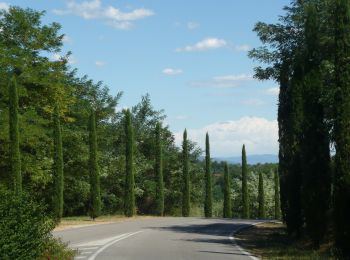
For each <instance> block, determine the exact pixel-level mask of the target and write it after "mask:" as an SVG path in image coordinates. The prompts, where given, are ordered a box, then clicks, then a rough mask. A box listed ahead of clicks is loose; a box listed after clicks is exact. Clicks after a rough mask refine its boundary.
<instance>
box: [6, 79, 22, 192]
mask: <svg viewBox="0 0 350 260" xmlns="http://www.w3.org/2000/svg"><path fill="white" fill-rule="evenodd" d="M9 126H10V128H9V131H10V132H9V135H10V164H11V175H12V178H13V180H14V190H15V193H16V194H20V193H22V173H21V154H20V150H19V131H18V92H17V81H16V78H15V76H14V77H13V78H12V80H11V82H10V83H9Z"/></svg>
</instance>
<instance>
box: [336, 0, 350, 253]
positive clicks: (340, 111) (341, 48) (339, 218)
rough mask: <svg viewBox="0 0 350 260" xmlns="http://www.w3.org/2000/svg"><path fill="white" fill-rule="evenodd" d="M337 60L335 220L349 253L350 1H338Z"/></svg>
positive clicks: (341, 242) (339, 243)
mask: <svg viewBox="0 0 350 260" xmlns="http://www.w3.org/2000/svg"><path fill="white" fill-rule="evenodd" d="M333 13H334V20H335V25H334V28H335V32H334V33H335V60H334V61H335V62H334V66H335V67H334V74H335V75H334V76H335V77H334V80H335V82H334V83H335V84H334V85H335V95H334V104H335V105H334V110H335V111H334V117H335V118H334V139H335V148H336V155H335V164H334V165H335V172H334V223H335V238H336V244H337V246H338V247H340V248H342V249H343V250H344V252H345V253H347V254H349V253H350V249H349V241H350V221H349V219H350V207H349V201H350V149H349V147H350V64H349V57H350V1H348V0H336V1H335V11H334V12H333Z"/></svg>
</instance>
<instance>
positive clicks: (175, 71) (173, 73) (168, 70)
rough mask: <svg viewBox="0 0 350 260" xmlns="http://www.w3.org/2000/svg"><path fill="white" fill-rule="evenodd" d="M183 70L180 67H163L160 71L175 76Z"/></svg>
mask: <svg viewBox="0 0 350 260" xmlns="http://www.w3.org/2000/svg"><path fill="white" fill-rule="evenodd" d="M182 72H183V71H182V70H181V69H172V68H165V69H163V71H162V73H163V74H165V75H167V76H175V75H179V74H181V73H182Z"/></svg>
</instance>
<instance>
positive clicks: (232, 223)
mask: <svg viewBox="0 0 350 260" xmlns="http://www.w3.org/2000/svg"><path fill="white" fill-rule="evenodd" d="M256 222H257V221H249V220H225V219H203V218H150V219H142V220H129V221H124V222H118V223H113V224H103V225H94V226H89V227H82V228H75V229H69V230H64V231H59V232H54V236H56V237H60V238H62V240H63V241H65V242H68V243H69V246H70V247H72V248H76V249H78V250H79V255H78V256H77V257H76V258H75V259H81V260H95V259H96V260H97V259H98V260H100V259H101V260H102V259H103V260H104V259H105V260H115V259H128V260H129V259H131V260H134V259H140V260H146V259H149V260H163V259H166V260H171V259H198V260H206V259H208V260H209V259H215V260H224V259H231V260H232V259H238V260H248V259H252V258H254V257H252V256H249V254H247V253H246V252H244V251H243V250H242V249H241V248H240V247H239V246H237V245H236V244H235V241H234V238H233V234H234V232H235V231H237V230H239V229H241V228H243V227H246V226H249V225H251V224H254V223H256Z"/></svg>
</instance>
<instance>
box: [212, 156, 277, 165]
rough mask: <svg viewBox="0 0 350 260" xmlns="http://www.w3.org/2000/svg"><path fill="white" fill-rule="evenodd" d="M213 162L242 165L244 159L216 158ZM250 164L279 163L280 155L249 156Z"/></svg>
mask: <svg viewBox="0 0 350 260" xmlns="http://www.w3.org/2000/svg"><path fill="white" fill-rule="evenodd" d="M212 160H214V161H217V162H221V161H226V162H228V163H232V164H236V163H239V164H240V163H241V162H242V158H241V157H240V156H236V157H214V158H212ZM247 162H248V164H258V163H278V155H275V154H255V155H248V156H247Z"/></svg>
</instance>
